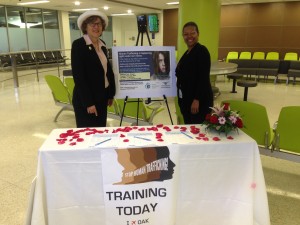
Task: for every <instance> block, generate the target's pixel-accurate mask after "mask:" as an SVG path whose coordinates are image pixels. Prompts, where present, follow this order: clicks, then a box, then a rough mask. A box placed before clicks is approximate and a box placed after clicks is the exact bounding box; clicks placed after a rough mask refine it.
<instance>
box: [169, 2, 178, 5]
mask: <svg viewBox="0 0 300 225" xmlns="http://www.w3.org/2000/svg"><path fill="white" fill-rule="evenodd" d="M167 5H179V2H168V3H167Z"/></svg>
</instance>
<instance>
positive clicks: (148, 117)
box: [115, 98, 165, 124]
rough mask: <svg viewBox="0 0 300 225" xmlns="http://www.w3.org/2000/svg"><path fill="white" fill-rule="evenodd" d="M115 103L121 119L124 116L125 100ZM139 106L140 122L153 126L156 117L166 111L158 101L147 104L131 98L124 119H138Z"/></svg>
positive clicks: (128, 100) (141, 100) (118, 100)
mask: <svg viewBox="0 0 300 225" xmlns="http://www.w3.org/2000/svg"><path fill="white" fill-rule="evenodd" d="M138 100H139V103H138ZM115 101H116V103H115V105H116V106H115V108H117V111H118V112H119V114H120V117H121V116H122V114H123V108H124V99H115ZM138 104H139V114H138V120H142V121H144V122H146V123H148V124H153V119H154V117H155V116H156V115H157V114H158V113H160V112H162V111H163V110H164V109H165V107H164V106H163V105H162V104H161V103H160V102H158V101H152V102H151V103H150V104H146V103H145V102H144V100H143V99H142V98H139V99H138V98H129V99H127V103H126V107H125V110H124V117H129V118H136V117H137V110H138Z"/></svg>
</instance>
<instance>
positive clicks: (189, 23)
mask: <svg viewBox="0 0 300 225" xmlns="http://www.w3.org/2000/svg"><path fill="white" fill-rule="evenodd" d="M186 27H195V29H196V32H197V33H198V34H199V29H198V25H197V24H196V23H195V22H187V23H186V24H184V26H183V28H182V33H183V30H184V28H186Z"/></svg>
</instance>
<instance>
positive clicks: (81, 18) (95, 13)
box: [77, 10, 108, 29]
mask: <svg viewBox="0 0 300 225" xmlns="http://www.w3.org/2000/svg"><path fill="white" fill-rule="evenodd" d="M91 16H99V17H101V18H102V19H103V20H104V22H105V29H106V27H107V26H108V18H107V16H106V15H105V14H104V13H103V12H100V11H96V10H89V11H86V12H84V13H82V14H81V15H80V16H79V17H78V19H77V25H78V27H79V29H81V25H82V23H83V21H85V20H86V19H87V18H89V17H91Z"/></svg>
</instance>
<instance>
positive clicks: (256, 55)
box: [252, 52, 265, 59]
mask: <svg viewBox="0 0 300 225" xmlns="http://www.w3.org/2000/svg"><path fill="white" fill-rule="evenodd" d="M252 59H265V53H264V52H254V53H253V56H252Z"/></svg>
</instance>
